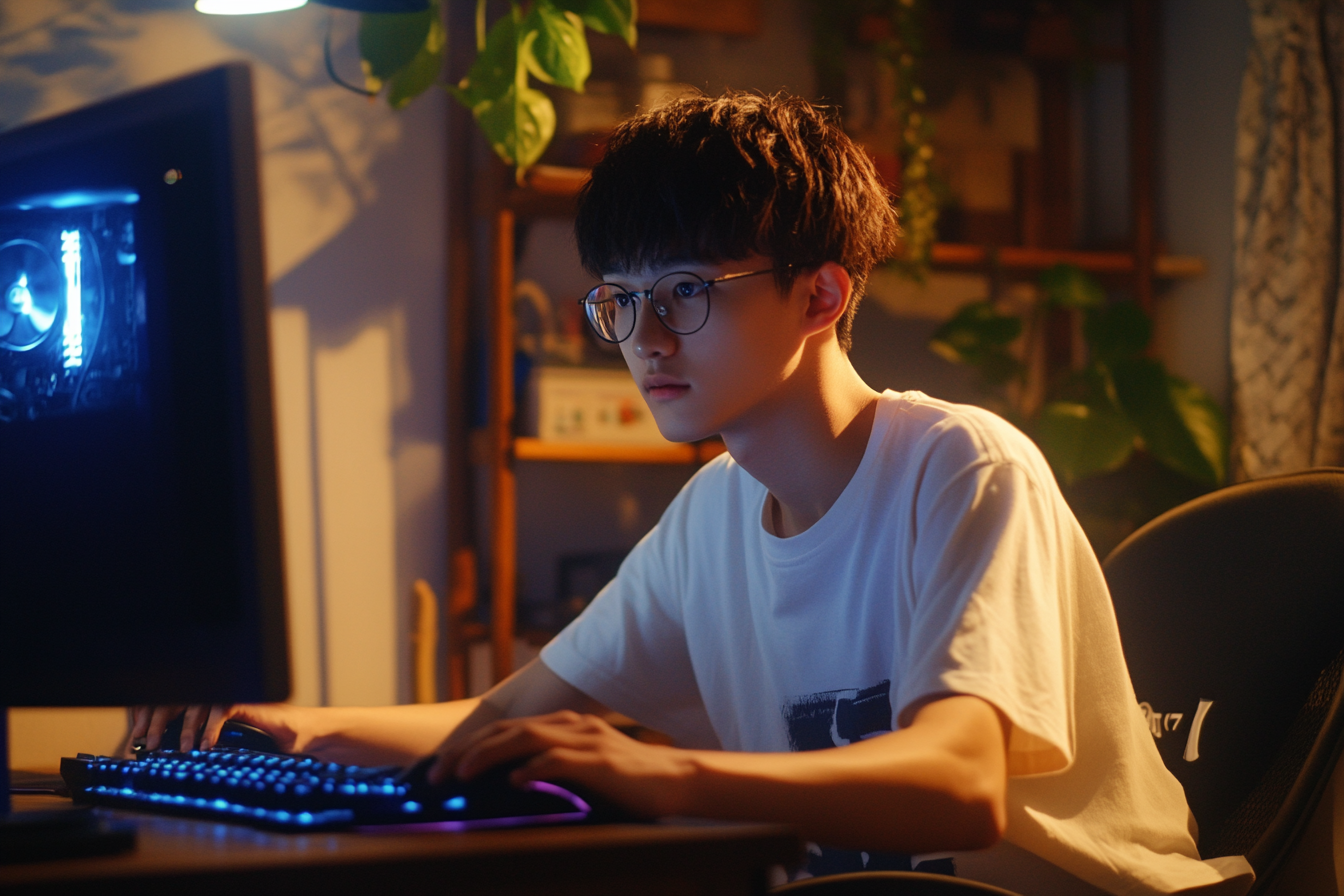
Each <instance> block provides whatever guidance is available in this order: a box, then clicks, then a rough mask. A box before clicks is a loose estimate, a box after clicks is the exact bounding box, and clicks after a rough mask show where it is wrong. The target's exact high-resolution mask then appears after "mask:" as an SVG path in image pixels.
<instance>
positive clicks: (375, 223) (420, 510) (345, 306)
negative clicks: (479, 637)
mask: <svg viewBox="0 0 1344 896" xmlns="http://www.w3.org/2000/svg"><path fill="white" fill-rule="evenodd" d="M329 19H330V21H331V22H332V23H333V25H334V28H335V31H334V32H333V44H334V47H335V51H336V56H337V59H338V65H342V64H343V63H348V64H349V65H350V66H351V67H352V69H353V68H354V67H356V66H357V62H356V61H355V60H356V53H355V50H354V39H355V27H356V23H357V19H356V17H355V16H353V15H352V14H348V13H343V12H334V13H333V12H330V11H328V10H325V9H323V8H320V7H312V6H310V7H307V8H304V9H300V10H295V11H292V12H286V13H275V14H270V15H265V16H244V17H210V16H204V15H201V14H199V13H196V12H194V11H193V10H192V9H191V5H190V2H189V0H25V2H23V3H5V4H3V5H2V6H0V128H8V127H13V126H16V125H18V124H22V123H24V122H27V121H31V120H34V119H37V118H42V117H47V116H50V115H54V114H58V113H60V112H63V111H68V110H70V109H74V108H77V107H79V106H82V105H86V104H88V103H91V102H95V101H97V100H100V99H103V98H105V97H108V96H112V95H114V94H118V93H122V92H125V91H128V90H132V89H135V88H137V87H141V86H145V85H148V84H151V83H155V82H159V81H163V80H166V79H169V78H172V77H175V76H178V75H181V74H184V73H186V72H189V71H194V70H198V69H201V68H204V67H208V66H210V65H214V64H217V63H220V62H224V61H230V60H237V59H243V60H246V61H248V62H250V63H251V64H252V68H253V73H254V78H255V88H256V106H257V119H258V121H257V123H258V141H259V144H260V149H261V169H262V183H263V190H264V197H263V199H264V202H263V208H264V212H265V228H266V250H267V263H268V268H269V277H270V280H271V282H272V291H273V300H274V303H275V305H276V306H277V310H276V313H275V315H274V316H273V322H274V327H273V329H274V333H273V341H274V357H275V369H276V390H277V413H278V414H279V415H280V416H281V420H280V427H279V429H280V434H279V440H280V446H279V447H280V453H281V475H282V478H283V483H282V488H283V489H284V498H285V517H286V519H285V524H286V542H287V544H286V549H287V564H288V566H289V585H290V591H291V608H290V611H291V617H292V619H293V623H294V624H293V628H294V635H295V639H294V640H295V644H294V648H295V655H294V664H295V679H296V693H295V699H296V700H298V701H300V702H305V703H317V702H332V703H347V704H348V703H388V702H394V701H396V700H397V699H398V698H405V697H407V696H409V692H410V681H409V665H408V663H406V662H403V661H402V660H403V659H404V658H403V657H402V655H401V654H402V653H403V650H402V645H403V643H404V642H405V634H406V631H405V630H406V628H407V622H406V618H407V616H408V612H407V610H406V605H407V601H408V595H409V590H410V583H411V581H413V580H414V579H415V578H418V577H424V578H426V579H428V580H429V581H430V582H431V583H433V584H434V586H435V587H436V588H437V589H438V590H440V592H441V593H442V590H443V585H444V582H445V580H446V569H445V566H446V564H445V562H444V559H443V556H442V555H443V542H444V525H445V523H444V518H443V504H444V500H443V475H442V466H443V457H442V445H443V434H444V419H443V409H444V405H445V401H444V388H445V387H444V382H443V380H444V375H443V371H444V369H445V364H444V356H443V338H442V334H443V311H442V302H443V296H444V295H445V286H444V283H445V267H444V262H443V258H442V246H443V244H444V241H445V221H444V217H445V213H444V208H443V203H442V199H441V197H442V196H443V172H442V168H443V160H444V158H445V155H446V150H445V134H444V126H445V108H446V97H444V96H442V95H441V94H439V93H438V92H437V91H435V92H432V93H431V94H430V95H428V96H426V97H424V98H422V99H420V100H419V101H418V102H416V103H415V104H413V105H412V106H411V107H410V108H409V109H407V110H406V111H405V112H402V113H396V112H393V111H392V110H390V109H388V108H387V106H386V104H383V103H376V104H375V103H370V102H369V101H367V100H365V99H363V98H361V97H358V96H356V95H354V94H352V93H350V92H348V91H346V90H344V89H343V88H341V87H338V86H336V85H334V84H333V83H332V82H331V80H330V79H329V78H328V76H327V74H326V71H325V67H324V65H323V61H322V41H323V38H324V36H325V33H326V29H327V27H328V20H329ZM186 174H187V176H190V172H186ZM402 666H407V668H406V669H402Z"/></svg>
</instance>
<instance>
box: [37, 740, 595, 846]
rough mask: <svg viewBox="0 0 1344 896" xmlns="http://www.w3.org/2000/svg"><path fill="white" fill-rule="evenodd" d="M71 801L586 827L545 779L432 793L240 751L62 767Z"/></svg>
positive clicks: (226, 817) (256, 822)
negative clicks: (522, 785)
mask: <svg viewBox="0 0 1344 896" xmlns="http://www.w3.org/2000/svg"><path fill="white" fill-rule="evenodd" d="M61 774H62V776H63V777H64V778H65V781H66V783H67V784H68V785H69V786H70V790H71V792H72V794H73V795H74V797H75V800H76V801H77V802H91V803H94V804H99V805H107V806H120V807H124V808H129V809H139V810H143V811H150V812H158V813H165V814H177V815H193V816H197V817H205V818H214V819H218V820H220V821H235V822H239V823H243V824H248V825H253V826H256V827H265V828H273V829H281V830H321V829H332V828H345V827H352V826H362V825H429V826H433V827H436V828H440V829H445V830H465V829H470V828H476V827H503V826H510V825H521V824H554V823H564V822H575V821H582V820H584V819H585V818H586V817H587V816H588V814H589V812H590V807H589V806H588V804H587V803H585V802H584V801H583V800H582V799H580V798H579V797H578V796H576V795H575V794H573V793H571V792H570V791H568V790H566V789H564V788H562V787H559V786H557V785H555V784H549V783H547V782H544V781H537V782H533V783H532V784H531V785H529V786H528V788H527V789H520V788H515V787H513V786H512V785H510V784H509V783H508V782H507V780H505V778H504V776H503V775H502V774H486V775H483V776H481V777H480V778H477V779H475V780H473V781H470V782H465V783H456V784H452V785H447V786H440V787H436V788H430V787H429V786H428V785H425V784H423V783H419V784H417V783H411V782H408V781H406V780H403V779H402V769H401V768H399V767H397V766H358V765H339V764H337V763H334V762H321V761H319V760H317V759H314V758H312V757H308V756H284V755H278V754H274V753H258V752H254V751H252V750H242V749H216V750H210V751H197V750H193V751H192V752H190V753H178V752H171V751H158V752H154V753H148V754H146V755H144V756H142V757H140V758H136V759H111V758H108V757H105V756H100V757H91V756H86V755H83V754H81V756H80V757H79V758H77V759H62V760H61Z"/></svg>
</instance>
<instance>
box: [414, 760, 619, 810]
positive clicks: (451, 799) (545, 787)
mask: <svg viewBox="0 0 1344 896" xmlns="http://www.w3.org/2000/svg"><path fill="white" fill-rule="evenodd" d="M434 759H435V757H434V756H427V757H425V758H424V759H421V760H420V761H419V762H417V763H416V764H415V765H412V766H410V767H409V768H407V769H406V771H404V772H403V773H402V776H401V779H400V780H401V782H402V783H404V784H406V785H407V787H408V792H407V799H408V800H409V801H411V802H413V803H415V804H416V806H417V807H418V810H417V811H416V812H414V813H412V814H413V815H414V816H415V817H413V818H411V817H408V818H407V821H409V822H420V821H425V822H445V821H447V822H452V821H460V822H463V826H464V827H475V826H487V825H488V826H491V827H505V826H510V825H525V824H550V823H556V822H579V821H583V822H589V823H594V822H615V821H630V820H633V819H632V818H631V816H630V815H629V813H627V812H624V811H623V810H621V809H619V808H617V807H615V806H613V805H612V804H610V803H609V802H608V801H606V800H604V799H601V798H598V797H596V796H595V795H593V794H588V793H583V794H581V793H580V790H581V788H577V787H575V786H573V785H570V784H567V783H552V782H549V781H530V782H528V783H527V784H524V785H523V786H521V787H515V786H514V785H513V784H512V783H511V782H510V781H509V774H510V773H511V772H512V771H513V770H514V769H516V768H517V767H518V766H519V765H521V764H522V762H524V761H526V760H522V761H519V762H512V763H505V764H503V765H497V766H495V767H494V768H491V769H488V770H487V771H485V772H483V773H481V774H480V775H477V776H476V777H475V778H472V779H471V780H470V781H459V780H457V779H450V780H448V781H444V782H443V783H441V784H430V783H429V780H428V778H427V774H428V772H429V768H430V766H431V765H432V764H433V763H434Z"/></svg>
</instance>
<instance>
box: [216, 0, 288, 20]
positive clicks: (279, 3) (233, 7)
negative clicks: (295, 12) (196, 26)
mask: <svg viewBox="0 0 1344 896" xmlns="http://www.w3.org/2000/svg"><path fill="white" fill-rule="evenodd" d="M307 2H308V0H196V11H197V12H204V13H209V14H210V15H212V16H247V15H251V14H253V13H257V12H280V11H281V10H284V9H298V8H299V7H300V6H302V5H303V4H305V3H307Z"/></svg>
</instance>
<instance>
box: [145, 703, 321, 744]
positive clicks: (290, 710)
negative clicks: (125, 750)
mask: <svg viewBox="0 0 1344 896" xmlns="http://www.w3.org/2000/svg"><path fill="white" fill-rule="evenodd" d="M184 713H185V714H184ZM180 715H181V716H183V720H182V737H181V741H180V743H178V744H176V745H173V744H163V743H162V741H163V734H164V729H165V728H167V726H168V723H169V722H170V721H172V720H173V719H175V718H177V717H178V716H180ZM302 715H303V708H302V707H297V706H289V705H287V704H282V703H269V704H257V705H231V706H206V705H200V704H198V705H195V706H136V707H134V708H133V710H132V724H131V733H130V737H129V739H128V743H130V744H134V743H136V742H137V741H139V740H142V739H143V740H144V745H145V749H146V750H157V749H159V748H160V747H169V748H171V747H174V746H175V747H176V748H177V749H179V750H182V751H183V752H186V751H188V750H194V749H196V748H197V743H198V735H199V744H200V749H202V750H208V749H210V748H211V747H213V746H214V745H215V743H216V742H217V741H218V740H219V732H220V729H221V728H223V727H224V723H225V721H227V720H229V719H237V720H238V721H240V722H246V723H247V724H249V725H252V726H254V727H257V728H260V729H261V730H262V731H265V732H266V733H267V734H269V735H270V736H271V737H272V738H274V739H275V741H276V743H277V744H278V745H279V746H280V749H281V750H282V751H284V752H286V753H297V752H302V749H303V744H302V743H301V741H302V742H305V743H306V741H307V740H308V738H305V737H303V736H302V733H301V732H302V731H303V730H304V726H303V725H302V724H301V721H302Z"/></svg>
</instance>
